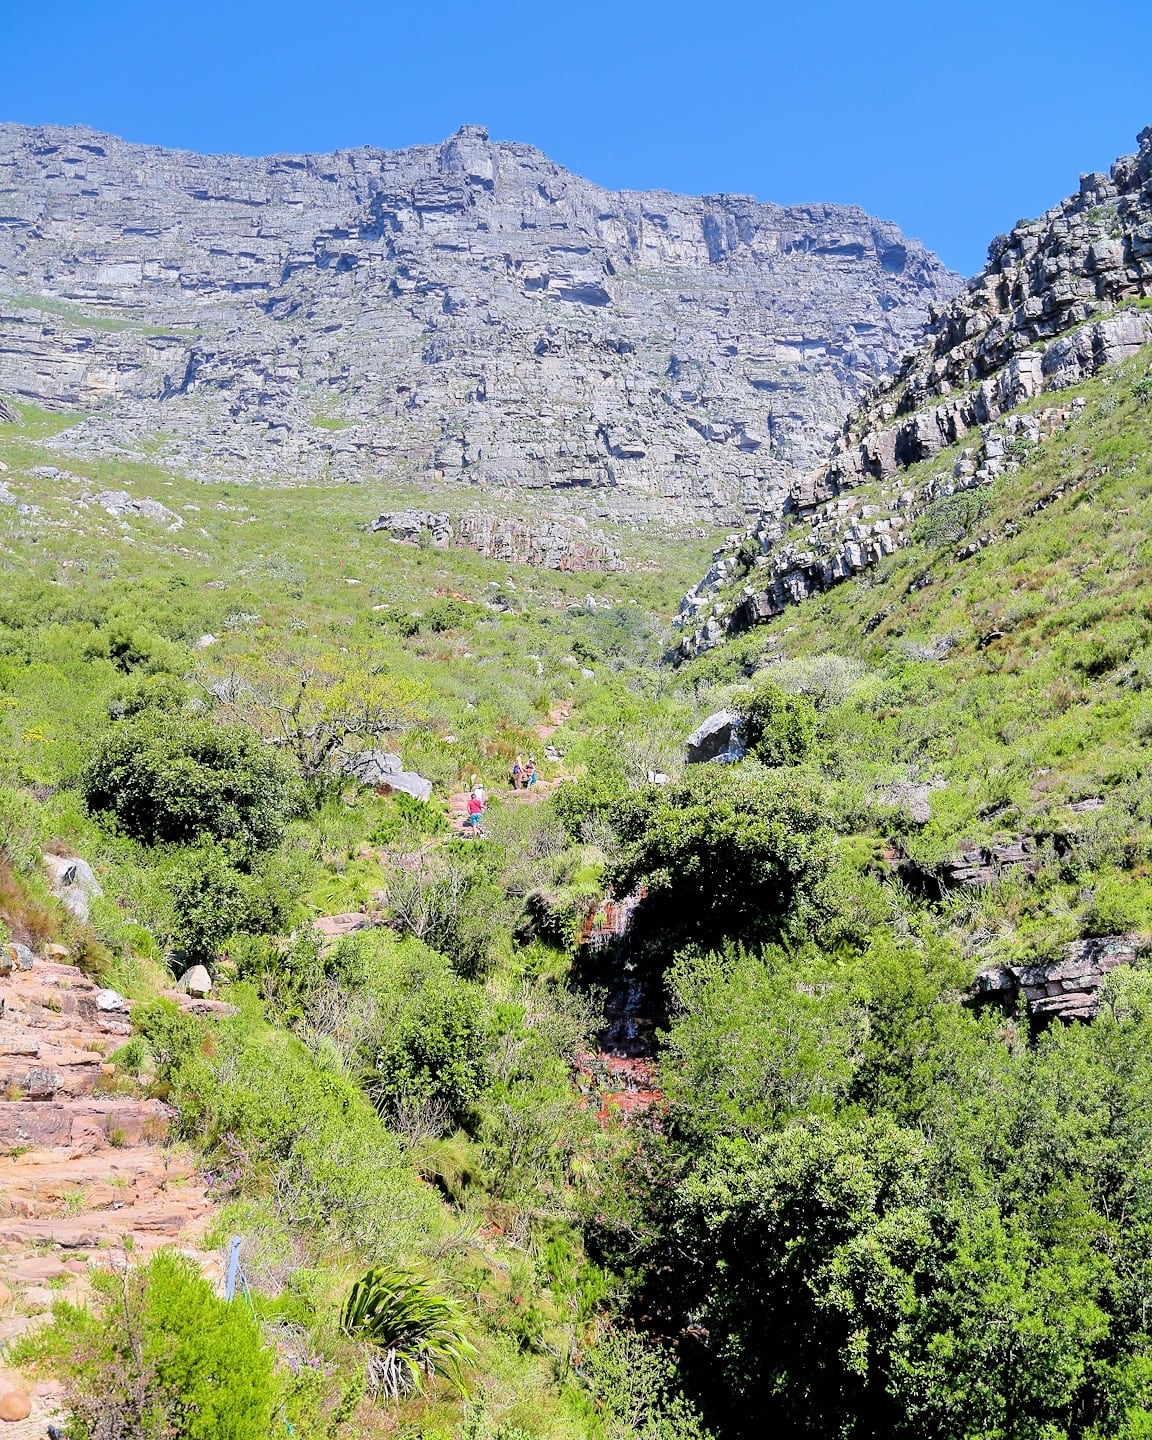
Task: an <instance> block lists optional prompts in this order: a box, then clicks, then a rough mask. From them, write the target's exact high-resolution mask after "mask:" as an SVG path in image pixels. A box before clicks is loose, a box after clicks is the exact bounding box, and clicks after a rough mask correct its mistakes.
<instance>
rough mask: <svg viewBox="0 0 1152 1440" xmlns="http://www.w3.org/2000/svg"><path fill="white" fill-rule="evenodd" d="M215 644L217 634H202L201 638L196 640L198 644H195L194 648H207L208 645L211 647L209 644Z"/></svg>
mask: <svg viewBox="0 0 1152 1440" xmlns="http://www.w3.org/2000/svg"><path fill="white" fill-rule="evenodd" d="M215 644H216V636H215V635H201V636H200V638H199V640H197V641H196V644H195V645H194V646H193V649H195V650H207V649H208V647H209V645H215Z"/></svg>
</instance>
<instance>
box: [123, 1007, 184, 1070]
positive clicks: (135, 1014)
mask: <svg viewBox="0 0 1152 1440" xmlns="http://www.w3.org/2000/svg"><path fill="white" fill-rule="evenodd" d="M132 1024H133V1025H134V1026H135V1028H136V1030H137V1032H138V1036H139V1038H141V1039H143V1041H144V1043H145V1044H146V1045H147V1047H148V1050H149V1052H150V1054H151V1055H152V1058H153V1060H154V1061H155V1063H156V1074H157V1077H158V1078H159V1079H160V1080H164V1081H167V1080H170V1079H171V1078H172V1076H173V1075H175V1074H177V1073H178V1072H179V1070H180V1069H181V1067H182V1066H184V1065H186V1064H187V1063H188V1061H189V1060H191V1058H192V1056H193V1055H194V1054H195V1053H196V1049H197V1047H198V1046H199V1044H200V1035H201V1028H200V1025H199V1024H198V1023H197V1021H195V1020H194V1019H193V1018H192V1017H191V1016H190V1015H186V1014H184V1012H183V1011H182V1010H181V1009H180V1008H179V1006H178V1005H176V1004H174V1003H173V1002H172V1001H171V1000H165V999H164V998H163V997H158V998H157V999H155V1000H148V1001H145V1002H144V1003H143V1004H141V1005H134V1006H133V1007H132Z"/></svg>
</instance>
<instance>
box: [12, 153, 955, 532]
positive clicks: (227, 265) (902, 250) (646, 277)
mask: <svg viewBox="0 0 1152 1440" xmlns="http://www.w3.org/2000/svg"><path fill="white" fill-rule="evenodd" d="M0 193H2V194H3V224H0V393H2V394H6V395H8V396H10V397H15V398H19V399H23V400H28V401H32V402H34V403H36V404H39V405H47V406H54V407H70V408H79V409H83V410H87V411H92V412H95V413H94V414H93V415H92V416H91V417H90V418H89V419H88V420H87V421H86V422H85V423H83V424H81V425H79V426H77V427H74V428H73V429H72V430H71V431H69V432H67V433H66V434H65V435H64V436H62V437H60V438H59V439H58V441H57V442H56V443H57V444H58V446H59V447H60V448H62V449H64V450H66V451H67V450H73V451H77V452H81V453H93V452H95V453H109V452H112V453H117V454H121V455H132V454H136V453H141V454H142V453H144V451H143V449H142V442H144V441H147V442H148V445H147V454H148V455H149V457H150V458H152V459H156V458H157V457H158V458H159V459H160V460H161V461H162V462H166V463H168V464H170V465H171V466H174V467H180V468H182V469H185V470H187V471H189V472H191V473H192V474H195V475H200V476H203V477H205V478H207V477H214V478H215V477H219V476H221V475H228V476H236V477H239V478H243V477H246V476H274V477H277V478H285V477H301V478H311V479H325V478H330V477H331V478H336V479H341V478H346V479H356V478H360V477H362V476H378V475H380V476H385V477H386V478H388V479H390V480H414V481H420V480H421V479H425V478H427V477H437V478H440V479H445V480H460V481H465V482H468V483H470V484H481V485H484V484H487V485H495V486H501V487H507V486H509V485H514V486H529V487H554V488H556V489H557V490H559V491H562V492H563V493H564V494H565V495H566V496H568V497H569V498H572V497H573V496H574V495H578V494H580V493H581V492H584V491H587V490H591V491H594V492H595V495H594V502H595V504H596V505H597V506H598V507H599V508H606V509H610V510H612V511H613V513H615V514H616V515H617V516H620V517H627V516H629V515H633V516H636V517H646V516H648V515H651V514H654V513H661V512H662V511H664V510H666V509H667V502H668V501H669V500H671V501H674V502H675V503H676V505H677V507H678V509H679V510H681V511H694V512H695V513H697V514H701V515H707V516H712V515H714V514H715V513H716V512H717V511H725V510H727V511H731V510H733V509H736V510H738V511H739V512H741V513H743V512H746V511H748V510H756V509H760V508H767V509H774V508H776V509H778V508H779V507H780V505H782V503H783V501H784V499H785V497H786V495H787V493H788V491H789V489H790V488H791V487H792V486H793V484H794V482H795V480H796V477H797V475H798V474H799V473H801V472H805V471H807V470H810V469H811V467H812V466H813V465H814V464H815V463H816V462H817V461H818V460H819V459H820V457H821V455H822V454H824V453H825V452H826V450H827V447H828V444H829V443H830V442H831V440H832V438H833V436H834V435H835V433H836V432H837V430H838V429H839V428H840V426H841V424H842V422H843V420H844V417H845V415H846V414H847V413H848V411H849V410H850V409H851V407H852V405H853V404H854V403H855V402H857V401H858V400H859V399H860V398H861V396H863V395H864V394H865V393H866V392H867V391H868V390H869V389H870V388H871V387H872V385H873V384H874V383H875V381H876V380H877V379H878V378H879V377H881V376H884V375H885V374H888V373H890V372H891V371H892V370H893V369H895V367H896V365H897V364H898V362H899V360H900V358H901V357H902V356H903V355H904V354H905V353H906V351H907V350H908V348H909V346H910V345H912V344H914V343H915V342H916V341H917V340H918V339H919V338H920V336H921V335H922V333H923V329H924V326H925V324H926V322H927V319H928V307H929V305H930V304H933V303H935V304H940V303H942V302H944V301H946V300H947V299H948V298H950V297H951V295H953V294H954V293H955V291H956V290H957V288H958V286H959V283H960V282H959V277H957V276H954V275H952V274H951V273H950V272H948V271H947V270H946V269H944V267H943V266H942V265H941V264H940V263H939V262H938V261H937V260H936V259H935V257H934V256H932V255H931V254H930V253H928V252H927V251H926V250H925V249H924V248H923V247H922V246H921V245H920V244H919V243H918V242H917V241H913V240H908V239H906V238H905V237H904V236H903V235H902V234H901V233H900V231H899V230H898V229H897V228H896V227H895V226H894V225H891V224H889V223H887V222H884V221H880V220H876V219H874V218H872V217H871V216H869V215H867V214H865V213H864V212H863V211H862V210H859V209H857V208H855V207H851V206H836V205H800V206H788V207H782V206H776V205H767V204H760V203H758V202H757V201H755V200H754V199H752V198H750V197H748V196H738V195H714V196H705V197H701V198H691V197H685V196H677V195H672V194H667V193H664V192H659V191H653V192H621V193H613V192H610V191H607V190H602V189H600V188H599V187H597V186H595V185H592V184H590V183H589V182H588V181H586V180H583V179H581V178H579V177H578V176H575V175H572V174H570V173H568V172H567V171H565V170H563V169H561V168H560V167H559V166H558V165H555V164H553V162H552V161H550V160H549V159H548V158H547V157H546V156H544V155H543V154H541V153H540V152H539V151H538V150H534V149H532V148H530V147H529V146H526V145H518V144H511V143H507V142H493V141H491V140H489V138H488V135H487V132H486V131H485V130H483V129H482V128H481V127H479V126H465V127H463V128H462V129H461V130H460V131H458V132H457V134H455V135H453V136H452V137H451V138H450V139H449V140H447V141H445V142H444V143H443V144H441V145H427V146H417V147H414V148H412V149H408V150H401V151H383V150H373V149H368V148H364V149H360V150H351V151H343V152H340V153H337V154H332V155H311V156H307V155H282V156H274V157H269V158H264V159H248V158H241V157H236V156H204V155H194V154H188V153H182V152H174V151H169V150H163V149H159V148H156V147H150V146H140V145H128V144H125V143H124V142H122V141H120V140H117V139H114V138H112V137H110V136H107V135H100V134H96V133H95V132H93V131H90V130H84V129H79V128H60V127H52V126H41V127H34V128H27V127H23V126H17V125H3V126H0Z"/></svg>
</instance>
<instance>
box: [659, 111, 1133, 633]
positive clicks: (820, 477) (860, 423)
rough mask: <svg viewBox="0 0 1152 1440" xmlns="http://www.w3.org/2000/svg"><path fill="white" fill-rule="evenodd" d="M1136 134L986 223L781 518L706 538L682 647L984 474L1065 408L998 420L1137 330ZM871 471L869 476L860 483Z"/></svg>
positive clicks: (851, 567)
mask: <svg viewBox="0 0 1152 1440" xmlns="http://www.w3.org/2000/svg"><path fill="white" fill-rule="evenodd" d="M1138 138H1139V144H1140V149H1139V152H1138V153H1137V154H1135V155H1129V156H1125V157H1123V158H1121V159H1119V160H1117V161H1116V163H1115V164H1114V165H1113V166H1112V170H1111V173H1110V175H1108V176H1105V175H1099V174H1097V175H1085V176H1083V177H1082V178H1081V183H1080V189H1079V191H1078V192H1077V193H1076V194H1075V195H1073V196H1071V197H1070V198H1069V199H1067V200H1064V201H1063V202H1062V203H1061V204H1059V205H1057V206H1054V207H1053V208H1052V209H1051V210H1049V211H1047V212H1046V213H1045V214H1044V215H1043V216H1041V217H1040V219H1039V220H1033V221H1026V222H1022V223H1021V224H1019V225H1017V226H1016V228H1015V229H1014V230H1013V231H1012V233H1011V234H1010V235H1008V236H998V237H997V239H996V240H994V241H993V243H992V245H991V246H990V248H989V262H988V265H987V266H986V268H985V269H984V270H983V271H982V272H981V273H980V275H978V276H977V277H976V279H975V280H973V281H972V282H971V284H970V285H969V286H968V287H967V288H966V289H965V290H964V291H963V292H962V293H961V294H960V295H958V296H957V297H956V299H955V300H953V302H952V304H951V305H950V306H949V307H948V308H947V309H946V310H945V311H944V312H943V313H942V314H941V315H940V316H939V317H938V318H937V319H936V320H935V322H934V323H933V326H932V331H931V334H930V335H929V337H928V339H927V340H926V341H925V343H924V345H923V346H922V347H921V349H920V350H919V351H918V352H917V353H916V354H914V355H913V356H911V357H910V358H909V359H908V361H907V362H906V363H905V364H904V366H903V367H902V368H901V371H900V374H899V375H898V376H897V378H896V380H895V381H894V382H893V383H892V384H891V385H889V386H886V387H884V388H883V389H881V390H880V391H878V392H877V393H876V394H875V395H873V396H872V397H871V398H870V399H869V400H868V401H867V402H866V403H865V404H864V405H862V406H861V407H860V409H859V410H858V411H857V412H856V413H855V414H854V415H853V416H852V417H851V419H850V420H849V421H848V423H847V424H846V425H845V427H844V431H843V433H842V434H841V436H840V438H839V440H838V441H837V443H836V445H835V447H834V449H833V452H832V454H831V457H830V458H829V460H828V461H827V463H826V464H825V465H824V466H822V467H821V468H820V469H818V470H816V471H815V472H813V473H812V474H811V475H810V476H808V477H806V478H805V479H804V480H803V481H801V482H800V483H798V484H797V485H796V486H795V487H794V488H793V491H792V494H791V497H790V501H789V505H788V507H787V512H788V513H787V515H786V517H785V519H784V521H783V522H781V520H780V518H779V516H778V515H777V514H775V513H765V514H764V515H763V516H762V517H761V519H760V522H759V523H758V524H756V525H754V526H753V527H752V529H751V530H750V531H749V533H748V534H747V535H746V536H743V537H739V536H734V537H732V539H731V541H730V543H729V544H728V545H726V546H724V547H722V548H721V549H720V550H719V551H717V553H716V555H715V556H714V557H713V565H712V567H711V569H710V570H709V572H708V574H707V575H706V576H705V577H704V579H703V581H702V582H701V583H700V584H698V585H697V586H695V587H694V588H693V589H692V590H691V591H689V592H688V594H687V595H686V596H685V598H684V602H683V603H682V605H681V608H680V616H679V620H678V625H679V627H681V628H684V629H686V630H687V631H688V634H687V635H686V637H685V639H684V640H683V641H682V642H681V646H680V652H681V654H682V655H691V654H694V653H698V652H700V651H703V650H706V649H708V648H710V647H711V646H712V645H715V644H717V643H719V641H720V640H722V639H723V638H724V636H725V635H726V634H728V633H731V632H733V631H737V630H739V629H742V628H744V627H746V626H748V625H754V624H758V623H760V622H762V621H764V620H767V619H770V618H772V617H773V616H775V615H779V614H780V613H781V612H782V611H783V610H784V609H785V608H786V607H787V606H788V605H790V604H792V603H794V602H795V601H796V600H798V599H802V598H803V597H804V596H806V595H809V594H812V593H813V592H815V591H819V590H825V589H827V588H829V586H831V585H834V584H837V583H838V582H839V581H841V580H843V579H845V578H847V577H848V576H850V575H853V574H858V573H860V572H861V571H862V570H865V569H867V568H868V567H869V566H871V565H873V564H875V563H876V562H877V561H878V560H880V559H881V558H883V557H884V556H885V555H890V554H892V552H893V551H894V550H895V549H896V548H897V547H898V546H900V545H902V544H904V543H906V540H907V537H908V533H909V522H910V521H911V520H912V519H913V518H914V517H915V516H916V515H917V514H919V513H920V512H921V511H922V510H923V509H924V507H925V506H927V505H929V504H931V503H932V502H933V501H935V500H938V499H940V498H942V497H947V496H949V495H952V494H954V493H955V492H956V491H958V490H962V489H972V488H975V487H979V486H982V485H985V484H989V483H991V482H992V481H993V480H994V479H995V478H996V477H997V476H998V475H1000V474H1002V473H1003V472H1004V471H1005V470H1006V469H1011V468H1013V467H1014V466H1015V465H1016V463H1017V461H1018V460H1019V458H1020V456H1021V455H1022V454H1023V453H1024V452H1026V451H1027V449H1028V447H1029V446H1030V445H1032V444H1034V443H1035V442H1036V441H1037V440H1039V439H1040V438H1041V436H1042V434H1044V433H1046V432H1048V431H1050V430H1051V429H1052V428H1053V427H1054V426H1059V425H1060V424H1062V423H1064V422H1065V421H1066V420H1067V418H1068V416H1067V414H1063V413H1061V412H1060V411H1059V409H1058V408H1057V409H1052V408H1051V407H1048V408H1047V409H1045V408H1043V407H1041V408H1039V409H1035V407H1033V408H1034V410H1035V413H1033V414H1031V415H1030V416H1027V417H1025V416H1016V417H1013V418H1011V419H1007V420H1006V419H1003V418H1002V417H1005V416H1007V415H1009V412H1011V411H1012V410H1013V409H1014V408H1015V407H1019V406H1021V405H1024V404H1025V403H1026V402H1029V401H1033V400H1035V399H1036V397H1038V396H1040V395H1042V394H1043V393H1044V392H1046V391H1052V390H1055V389H1058V388H1060V387H1063V386H1068V385H1070V384H1072V383H1074V382H1075V381H1077V380H1079V379H1081V378H1083V377H1085V376H1089V375H1093V374H1095V373H1096V372H1097V371H1099V370H1101V369H1103V368H1105V367H1107V366H1110V365H1115V364H1116V363H1118V362H1120V361H1122V360H1125V359H1127V358H1129V357H1131V356H1132V355H1134V354H1135V353H1136V352H1137V351H1138V350H1139V349H1140V347H1141V346H1142V345H1143V344H1145V343H1146V342H1147V341H1148V340H1150V339H1152V127H1149V128H1148V129H1146V130H1144V131H1142V132H1141V134H1140V136H1139V137H1138ZM958 443H963V444H964V449H963V451H962V453H960V454H959V455H957V456H955V457H953V461H952V463H951V465H950V466H948V467H946V468H941V469H934V470H933V471H932V472H931V473H928V474H926V475H924V476H923V478H922V480H921V483H920V484H919V485H918V486H910V483H909V482H908V481H907V480H906V479H905V478H903V472H904V471H905V470H906V469H907V467H909V466H912V465H915V464H917V463H918V462H921V461H925V460H929V459H931V458H932V457H934V456H936V457H939V456H940V454H941V452H942V451H943V450H945V449H946V448H947V447H949V446H953V445H956V444H958ZM873 480H875V481H879V482H881V483H880V484H879V485H874V486H872V487H871V488H867V482H869V481H873ZM862 487H864V488H862ZM737 577H738V578H739V579H740V581H741V584H740V588H739V589H738V590H737V589H735V588H732V587H731V582H732V580H733V579H734V578H737ZM745 577H746V578H745ZM726 587H727V588H726ZM718 592H723V593H720V594H719V598H718ZM701 621H703V623H702V624H701Z"/></svg>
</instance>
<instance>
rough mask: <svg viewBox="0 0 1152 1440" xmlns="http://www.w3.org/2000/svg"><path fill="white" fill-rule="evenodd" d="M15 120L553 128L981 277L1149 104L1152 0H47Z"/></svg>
mask: <svg viewBox="0 0 1152 1440" xmlns="http://www.w3.org/2000/svg"><path fill="white" fill-rule="evenodd" d="M5 8H6V10H7V14H6V15H5V17H4V25H3V46H4V50H5V52H6V56H7V57H10V58H8V59H7V63H5V64H4V65H3V74H2V76H0V119H5V120H19V121H25V122H29V123H34V122H47V121H52V122H59V123H72V122H78V123H85V124H89V125H92V126H94V127H95V128H97V129H101V130H108V131H111V132H113V133H114V134H118V135H122V136H124V137H126V138H127V139H130V140H140V141H149V142H154V143H157V144H165V145H177V146H183V147H186V148H189V149H197V150H227V151H238V152H241V153H246V154H260V153H269V152H274V151H285V150H327V149H334V148H338V147H342V146H354V145H363V144H371V145H380V146H385V147H395V146H402V145H410V144H415V143H426V142H430V141H437V140H441V139H443V138H444V137H445V136H446V135H448V134H450V133H451V132H452V131H453V130H455V129H456V128H457V127H458V126H459V125H460V124H462V123H465V122H469V123H478V124H485V125H487V126H488V128H489V130H490V132H491V133H492V135H493V137H494V138H499V139H509V140H521V141H525V142H527V143H529V144H533V145H536V146H539V147H540V148H541V149H542V150H545V151H547V152H548V153H549V154H550V155H551V156H552V157H553V158H554V159H556V160H557V161H559V162H560V163H561V164H564V165H567V166H568V167H570V168H571V169H573V170H576V171H579V172H580V173H582V174H584V175H587V176H588V177H589V178H590V179H592V180H595V181H597V182H598V183H599V184H602V185H607V186H611V187H628V188H635V189H642V188H649V187H663V188H666V189H672V190H682V191H688V192H693V193H701V192H711V191H722V190H727V191H736V192H739V193H745V194H754V195H756V196H758V197H759V198H760V199H762V200H775V201H779V202H782V203H787V202H792V201H802V200H831V201H843V202H854V203H857V204H860V205H863V206H864V207H865V208H866V209H868V210H870V211H872V212H873V213H875V214H878V215H881V216H883V217H884V218H886V219H891V220H895V221H897V222H898V223H899V224H900V225H901V226H902V228H903V229H904V230H905V231H906V232H907V233H908V234H910V235H915V236H918V237H919V238H920V239H922V240H923V241H924V242H925V243H926V244H928V245H930V246H931V247H932V248H933V249H935V250H937V251H938V252H939V253H940V255H941V256H942V257H943V258H944V260H945V261H947V262H948V263H949V264H951V265H952V266H954V267H955V268H956V269H959V270H961V271H963V272H964V273H966V274H971V273H973V272H974V271H975V270H977V269H979V267H980V266H981V264H982V263H983V260H984V254H985V250H986V247H987V243H988V241H989V240H990V239H991V238H992V236H993V235H994V234H996V232H997V231H1000V230H1004V229H1007V228H1008V227H1009V226H1011V225H1012V224H1013V223H1014V222H1015V221H1016V220H1018V219H1019V218H1021V217H1022V216H1024V215H1033V214H1036V213H1038V212H1039V211H1041V210H1043V209H1045V208H1046V207H1047V206H1048V205H1050V204H1053V203H1054V202H1055V201H1056V200H1058V199H1060V198H1061V197H1062V196H1063V195H1065V194H1067V193H1069V192H1070V191H1071V190H1072V189H1074V188H1075V186H1076V183H1077V176H1078V175H1079V174H1080V172H1081V171H1083V170H1089V169H1106V168H1107V166H1108V165H1109V164H1110V162H1111V161H1112V159H1113V158H1114V157H1115V156H1116V155H1117V154H1121V153H1125V152H1127V151H1130V150H1133V149H1135V135H1136V132H1137V131H1138V130H1139V129H1141V128H1142V127H1143V126H1144V125H1148V124H1152V0H1092V3H1091V4H1087V3H1083V0H1079V3H1069V0H1015V3H1013V0H998V3H990V0H963V3H951V4H947V5H938V4H933V3H930V0H924V3H912V0H872V3H866V0H863V3H856V4H847V3H840V0H807V3H804V0H794V3H792V4H789V5H782V4H778V3H776V0H714V3H712V4H707V5H706V4H697V3H679V4H678V3H675V0H667V3H652V0H616V3H608V0H581V3H578V4H577V3H572V0H569V3H568V4H565V5H556V4H553V3H548V0H539V3H536V4H527V3H523V0H487V3H485V0H474V3H470V4H465V3H457V0H423V3H422V0H404V3H402V4H400V3H370V0H344V3H339V0H329V3H327V4H323V3H318V0H311V3H307V4H303V3H298V0H275V3H272V0H232V3H220V0H197V3H196V4H195V5H194V6H174V5H161V4H157V3H156V0H149V3H146V4H145V3H138V0H105V3H102V4H97V3H93V0H88V3H82V0H54V3H53V4H52V5H41V4H34V3H22V4H14V5H11V6H8V7H5Z"/></svg>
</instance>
